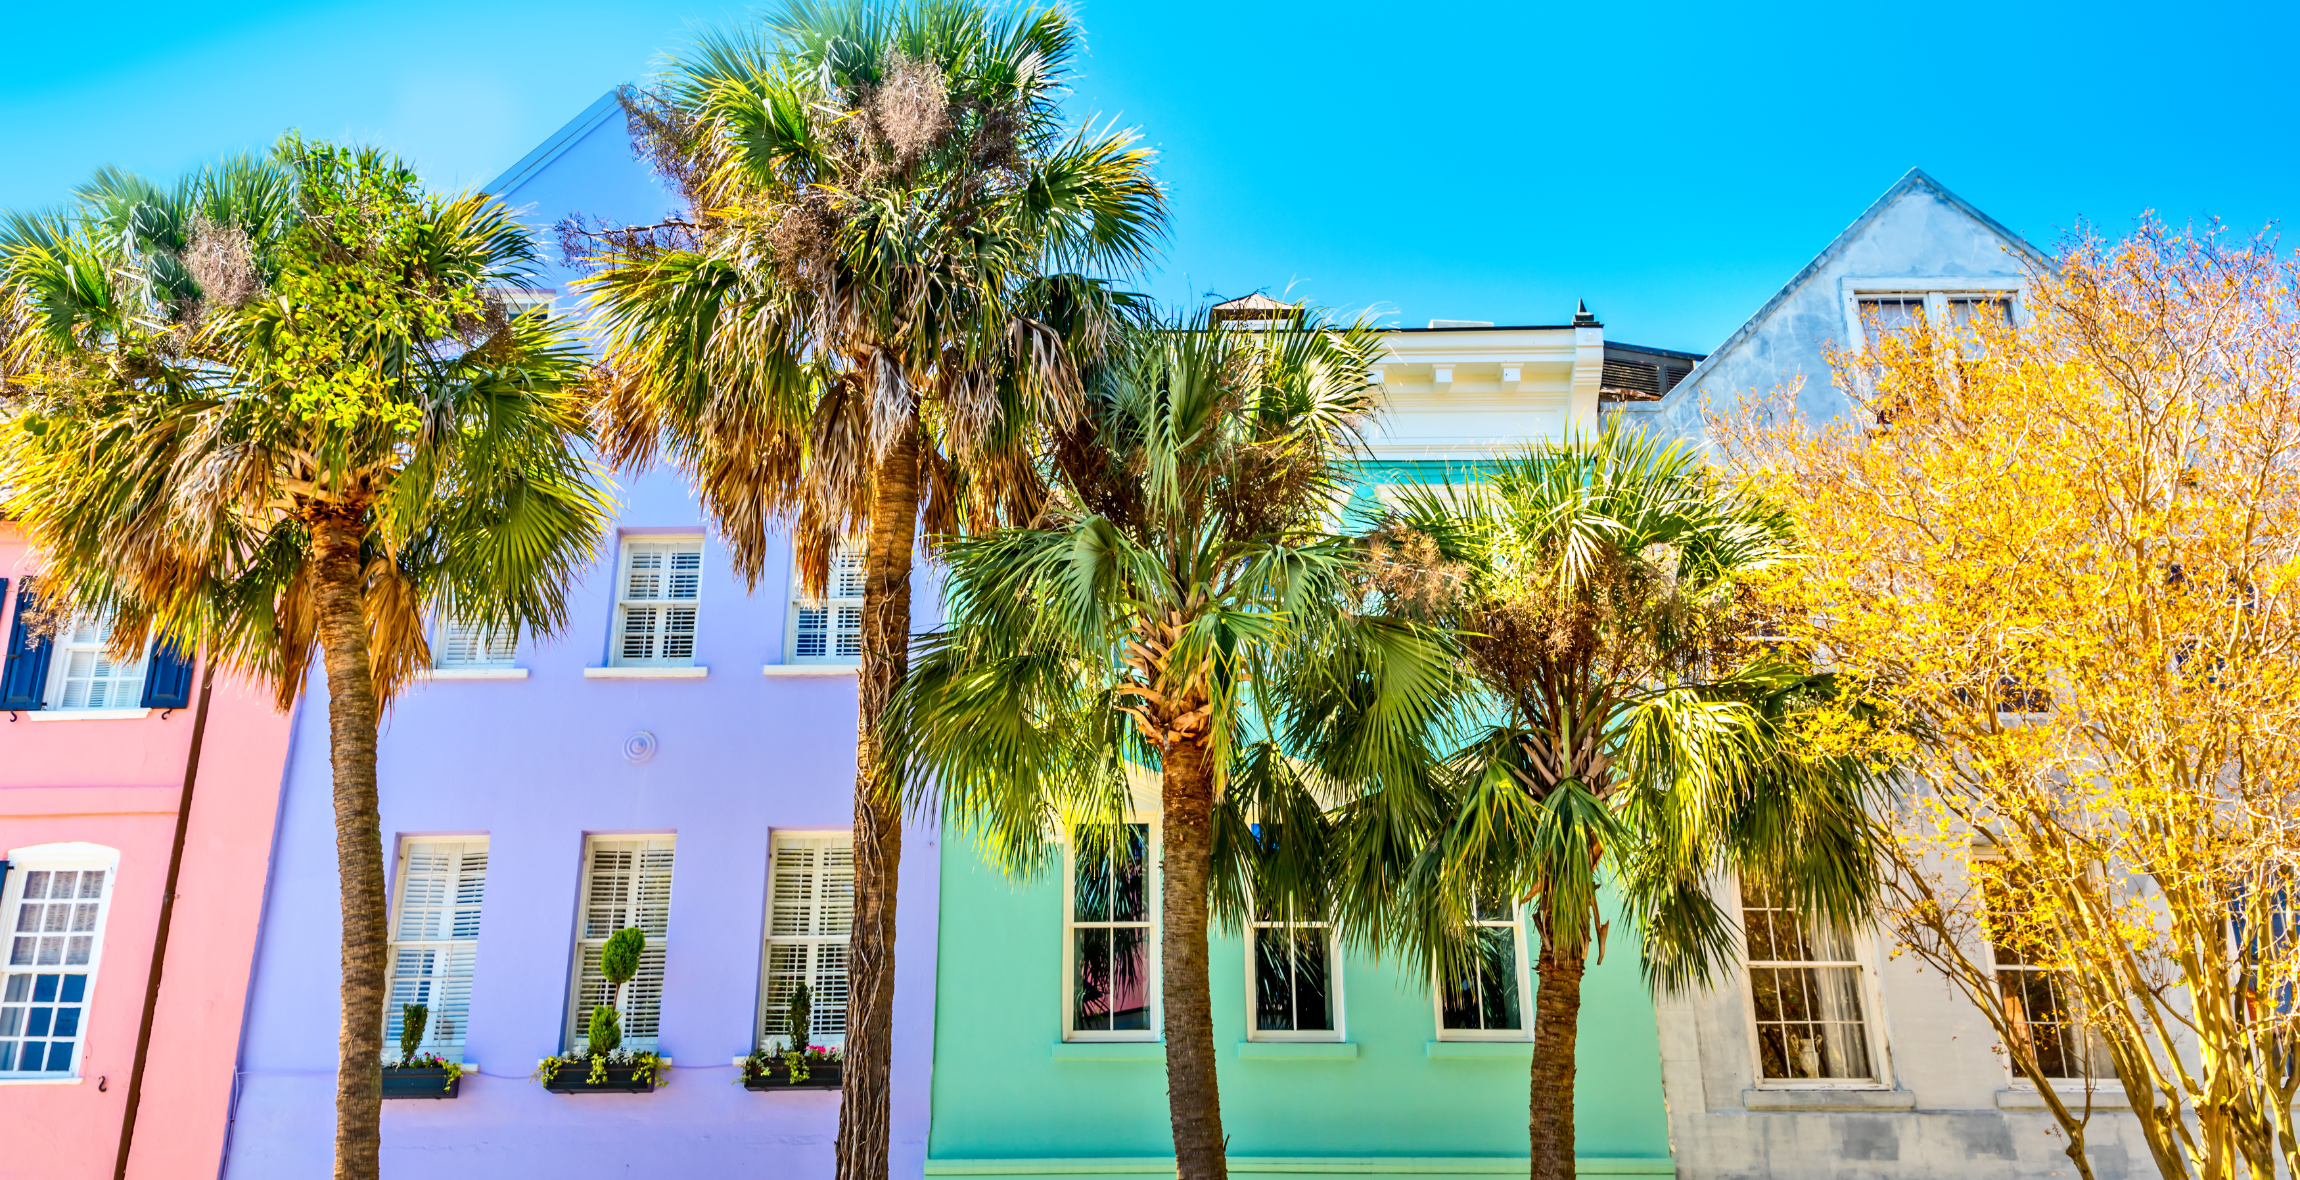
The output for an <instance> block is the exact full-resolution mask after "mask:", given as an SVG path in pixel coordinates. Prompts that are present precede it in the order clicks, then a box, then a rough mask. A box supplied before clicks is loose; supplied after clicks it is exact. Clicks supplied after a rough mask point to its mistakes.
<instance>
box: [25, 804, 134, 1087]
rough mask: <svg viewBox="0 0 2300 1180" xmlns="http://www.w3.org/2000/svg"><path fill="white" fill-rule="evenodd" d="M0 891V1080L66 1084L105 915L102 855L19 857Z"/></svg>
mask: <svg viewBox="0 0 2300 1180" xmlns="http://www.w3.org/2000/svg"><path fill="white" fill-rule="evenodd" d="M13 860H14V862H15V871H14V872H11V873H10V874H8V884H7V888H6V889H5V890H0V922H4V923H5V930H6V938H7V946H8V958H7V965H6V967H5V969H0V1077H15V1078H39V1077H72V1076H75V1075H76V1074H77V1072H78V1065H79V1058H80V1045H81V1041H82V1039H83V1038H84V1037H86V1035H87V1031H88V1004H89V1001H90V999H91V998H92V997H93V988H94V986H95V979H96V967H97V964H98V962H99V960H100V959H101V958H102V957H103V946H104V918H105V916H106V913H107V911H109V910H110V909H111V895H112V888H111V885H112V868H113V864H114V863H115V861H114V858H113V856H112V854H111V850H109V849H99V848H97V847H96V846H95V845H73V844H62V845H48V846H44V847H41V848H31V849H19V850H17V852H16V853H15V855H14V857H13Z"/></svg>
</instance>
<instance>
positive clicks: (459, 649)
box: [431, 619, 519, 671]
mask: <svg viewBox="0 0 2300 1180" xmlns="http://www.w3.org/2000/svg"><path fill="white" fill-rule="evenodd" d="M518 654H519V644H518V642H517V640H516V638H515V637H514V636H513V634H512V632H511V631H510V629H508V628H504V627H488V626H483V625H481V624H478V623H459V622H456V621H455V620H453V619H442V620H441V621H440V623H439V626H438V628H437V631H436V633H435V634H434V635H433V636H432V640H431V666H432V667H433V668H436V669H440V670H442V671H452V670H457V669H463V668H508V667H511V666H512V662H513V661H514V660H515V659H516V658H517V656H518Z"/></svg>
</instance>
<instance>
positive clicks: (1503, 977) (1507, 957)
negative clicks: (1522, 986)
mask: <svg viewBox="0 0 2300 1180" xmlns="http://www.w3.org/2000/svg"><path fill="white" fill-rule="evenodd" d="M1477 942H1478V948H1477V968H1476V970H1475V971H1474V972H1473V973H1472V974H1471V975H1470V976H1469V978H1467V979H1462V980H1459V981H1456V982H1454V983H1453V984H1451V985H1450V986H1448V987H1447V988H1446V989H1445V995H1444V1002H1443V1007H1444V1020H1445V1027H1447V1028H1451V1029H1468V1030H1482V1031H1487V1032H1502V1031H1514V1030H1517V1029H1521V1028H1523V1027H1524V1026H1523V1025H1522V1024H1520V1023H1519V1020H1518V1002H1517V936H1516V930H1515V929H1514V928H1513V927H1509V926H1480V927H1479V928H1478V930H1477Z"/></svg>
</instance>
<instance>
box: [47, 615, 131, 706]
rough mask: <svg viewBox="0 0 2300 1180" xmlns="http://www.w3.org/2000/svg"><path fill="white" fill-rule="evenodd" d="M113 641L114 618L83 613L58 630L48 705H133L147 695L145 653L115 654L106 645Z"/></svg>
mask: <svg viewBox="0 0 2300 1180" xmlns="http://www.w3.org/2000/svg"><path fill="white" fill-rule="evenodd" d="M111 642H112V621H111V620H110V619H107V618H102V617H98V616H91V615H82V616H80V617H78V618H75V619H73V620H72V622H71V624H70V625H69V626H67V627H65V628H63V629H62V630H60V631H58V632H57V634H56V654H55V655H54V656H52V657H50V671H49V673H48V675H49V682H48V707H49V708H51V709H132V708H135V707H136V706H137V705H138V703H139V702H140V701H141V699H142V697H143V695H144V656H143V653H141V652H139V653H137V654H136V655H135V656H134V657H133V658H130V659H126V660H121V659H115V658H113V657H112V656H111V655H110V654H109V653H107V652H106V651H105V650H104V649H105V647H106V645H108V644H110V643H111Z"/></svg>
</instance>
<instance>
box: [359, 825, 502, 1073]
mask: <svg viewBox="0 0 2300 1180" xmlns="http://www.w3.org/2000/svg"><path fill="white" fill-rule="evenodd" d="M400 873H401V877H400V887H399V888H400V892H399V916H398V918H397V920H396V921H394V922H393V924H392V947H391V964H390V967H389V970H388V976H389V980H390V983H389V993H388V996H389V998H388V1000H387V1004H386V1008H385V1011H384V1022H383V1024H384V1052H385V1053H386V1054H387V1055H393V1056H396V1055H397V1054H398V1052H399V1034H400V1030H401V1027H402V1025H403V1023H404V1020H405V1014H406V1005H408V1004H421V1005H423V1006H424V1007H425V1009H427V1010H428V1013H429V1020H428V1021H427V1023H426V1024H425V1026H424V1031H423V1043H422V1045H421V1047H420V1049H421V1051H423V1052H431V1053H439V1054H441V1055H442V1056H447V1057H451V1058H453V1057H460V1056H461V1049H462V1047H463V1038H464V1032H465V1025H466V1024H467V1022H468V1021H469V1018H470V1014H471V980H472V976H473V975H474V973H475V972H476V971H477V969H478V962H479V916H480V908H481V905H482V903H484V901H485V900H486V895H487V845H486V844H485V843H484V842H482V841H475V840H463V841H453V842H443V841H423V842H417V843H410V844H408V845H407V846H406V849H405V850H404V852H403V854H402V859H401V868H400Z"/></svg>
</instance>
